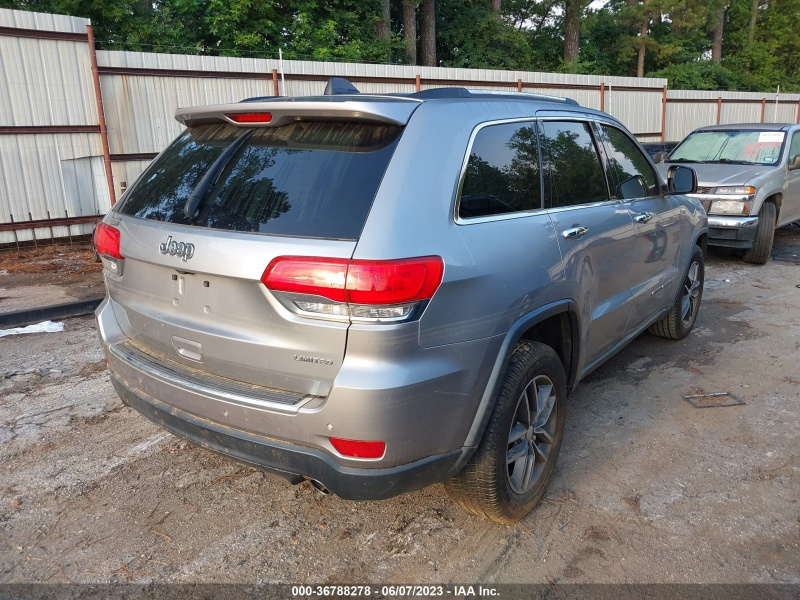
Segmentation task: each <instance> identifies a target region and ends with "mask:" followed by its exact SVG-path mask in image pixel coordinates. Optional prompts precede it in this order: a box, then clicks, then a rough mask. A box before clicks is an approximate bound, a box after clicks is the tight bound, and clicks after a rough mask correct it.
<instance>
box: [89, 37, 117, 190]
mask: <svg viewBox="0 0 800 600" xmlns="http://www.w3.org/2000/svg"><path fill="white" fill-rule="evenodd" d="M86 38H87V41H88V42H89V61H90V63H91V66H92V79H93V80H94V99H95V102H97V120H98V121H99V125H100V143H101V144H102V146H103V163H104V165H105V168H106V183H108V193H109V198H110V199H111V206H114V205H115V204H116V203H117V193H116V192H115V191H114V175H113V174H112V173H111V151H110V150H109V148H108V129H106V112H105V109H104V108H103V92H102V90H101V89H100V73H99V71H98V70H97V52H96V51H95V48H94V32H93V31H92V26H91V25H87V26H86Z"/></svg>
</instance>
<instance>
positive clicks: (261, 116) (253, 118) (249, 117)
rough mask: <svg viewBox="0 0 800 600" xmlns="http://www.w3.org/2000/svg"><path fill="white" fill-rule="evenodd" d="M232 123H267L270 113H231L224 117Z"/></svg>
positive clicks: (269, 119)
mask: <svg viewBox="0 0 800 600" xmlns="http://www.w3.org/2000/svg"><path fill="white" fill-rule="evenodd" d="M226 116H227V117H228V118H229V119H230V120H231V121H233V122H234V123H253V124H256V123H269V122H270V121H272V113H231V114H229V115H226Z"/></svg>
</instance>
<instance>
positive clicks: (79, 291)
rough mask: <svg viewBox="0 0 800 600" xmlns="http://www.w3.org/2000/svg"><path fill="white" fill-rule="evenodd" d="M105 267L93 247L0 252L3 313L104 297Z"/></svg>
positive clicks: (65, 246)
mask: <svg viewBox="0 0 800 600" xmlns="http://www.w3.org/2000/svg"><path fill="white" fill-rule="evenodd" d="M102 272H103V265H101V264H100V263H98V262H96V261H95V254H94V251H93V250H92V247H91V244H90V243H88V242H85V243H75V244H72V245H67V244H59V245H57V246H49V245H42V246H39V248H20V249H16V248H5V249H2V250H0V314H2V313H5V312H12V311H16V310H25V309H27V308H37V307H40V306H47V305H50V304H63V303H64V302H72V301H75V300H83V299H85V298H94V297H97V296H102V295H103V294H104V293H105V287H104V284H103V274H102Z"/></svg>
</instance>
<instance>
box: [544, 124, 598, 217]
mask: <svg viewBox="0 0 800 600" xmlns="http://www.w3.org/2000/svg"><path fill="white" fill-rule="evenodd" d="M542 130H543V135H542V158H543V159H544V161H545V166H546V167H547V168H548V169H549V175H550V176H549V180H545V206H546V207H548V208H552V207H556V206H571V205H575V204H587V203H590V202H601V201H603V200H608V193H607V189H606V181H605V176H604V175H603V168H602V167H601V165H600V157H599V156H598V154H597V147H596V146H595V144H594V140H593V139H592V135H591V133H590V132H589V125H588V124H586V123H577V122H558V121H544V122H543V123H542Z"/></svg>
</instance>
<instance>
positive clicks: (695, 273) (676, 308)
mask: <svg viewBox="0 0 800 600" xmlns="http://www.w3.org/2000/svg"><path fill="white" fill-rule="evenodd" d="M704 280H705V261H704V259H703V250H702V249H701V248H700V246H695V247H694V252H692V258H691V259H690V260H689V266H688V267H687V268H686V272H685V273H684V274H683V282H682V284H681V287H680V289H679V290H678V296H677V297H676V298H675V302H673V303H672V307H671V308H670V309H669V312H668V313H667V315H666V316H665V317H664V318H663V319H661V320H660V321H658V322H656V323H653V324H652V325H650V330H649V331H650V333H652V334H653V335H657V336H659V337H663V338H669V339H673V340H682V339H683V338H685V337H686V336H687V335H689V333H690V332H691V331H692V328H693V327H694V322H695V321H696V320H697V313H698V312H699V311H700V301H701V300H702V299H703V281H704Z"/></svg>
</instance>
